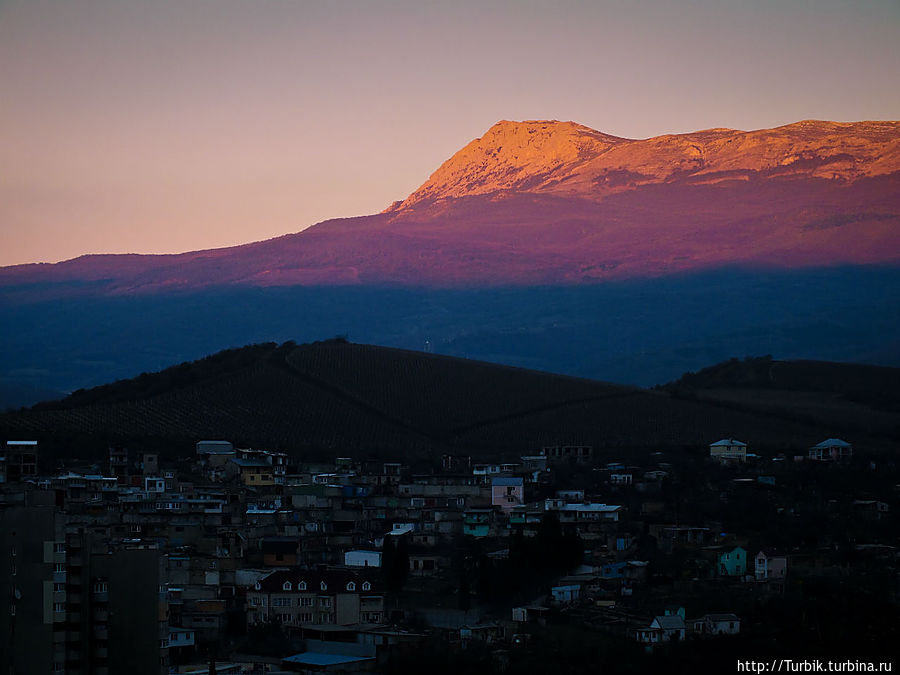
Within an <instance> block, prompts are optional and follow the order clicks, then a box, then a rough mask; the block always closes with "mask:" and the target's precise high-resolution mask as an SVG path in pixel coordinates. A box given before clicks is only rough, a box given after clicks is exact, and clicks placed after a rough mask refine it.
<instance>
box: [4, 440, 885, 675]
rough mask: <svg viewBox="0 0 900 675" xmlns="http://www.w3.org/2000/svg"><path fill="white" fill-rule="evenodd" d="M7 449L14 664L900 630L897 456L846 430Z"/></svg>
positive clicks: (394, 654) (196, 665)
mask: <svg viewBox="0 0 900 675" xmlns="http://www.w3.org/2000/svg"><path fill="white" fill-rule="evenodd" d="M0 452H2V454H0V537H2V547H0V551H2V554H0V578H3V579H4V580H6V582H5V583H7V584H8V586H9V588H8V589H7V597H8V598H10V600H9V607H8V611H4V612H0V616H2V619H0V630H2V631H3V633H4V635H3V639H4V645H7V646H8V649H7V648H5V647H4V649H3V650H0V651H2V653H3V656H2V657H0V668H2V669H3V670H4V672H15V673H49V672H57V673H96V674H103V673H119V672H125V671H126V670H127V671H129V672H132V673H135V674H137V673H154V674H157V673H159V674H167V673H195V674H198V675H199V674H200V673H203V674H204V675H206V674H208V673H213V672H215V673H247V672H258V673H262V672H302V673H313V672H316V673H318V672H334V673H347V672H363V673H366V672H372V673H402V672H425V670H423V669H424V668H425V667H426V666H425V665H424V664H426V663H427V664H430V665H428V666H427V669H428V672H444V670H441V669H442V668H446V671H447V672H459V670H460V669H463V670H466V669H467V670H468V671H469V672H476V671H478V670H479V669H484V670H485V671H488V670H493V671H509V672H546V671H547V670H549V669H551V668H553V664H554V663H556V664H559V665H562V666H563V667H565V663H566V656H565V652H566V651H567V650H571V651H572V652H573V653H574V654H577V661H578V663H584V664H585V666H584V667H588V666H589V665H590V659H585V658H584V657H585V655H588V656H590V655H591V654H594V653H595V652H596V654H597V658H611V656H610V655H614V654H620V655H623V654H624V655H627V656H628V660H629V663H631V664H632V667H635V668H639V665H638V666H635V665H634V664H635V663H637V664H641V663H644V664H645V665H646V664H648V663H653V661H652V660H653V659H654V658H659V654H662V653H665V650H678V649H681V650H687V649H690V650H692V652H693V653H695V654H707V655H714V654H716V653H718V652H722V653H728V654H729V659H730V660H729V663H731V662H732V661H733V660H734V658H737V656H736V655H735V649H736V648H737V647H741V646H743V647H746V648H753V649H757V652H756V653H754V654H751V655H750V656H761V655H762V654H761V653H760V652H759V649H761V648H763V647H765V646H766V645H768V647H769V648H772V649H777V648H782V649H783V648H784V647H785V646H786V645H787V646H792V648H793V649H794V651H792V652H790V653H789V654H787V655H788V656H792V657H795V658H797V657H800V656H801V655H802V654H801V652H800V651H799V650H800V649H801V648H809V649H814V650H818V652H817V653H818V655H819V656H821V655H822V653H821V650H822V649H823V646H827V645H831V646H832V647H834V648H836V649H837V648H840V647H841V646H846V645H847V644H848V643H852V642H851V641H852V640H855V639H856V636H857V635H858V634H859V633H864V634H866V637H867V638H868V639H869V643H868V644H869V647H868V648H869V649H870V650H872V649H877V648H878V647H879V646H887V645H888V644H890V643H889V642H886V641H885V640H886V639H887V638H886V636H888V635H889V634H891V633H890V632H891V631H894V632H895V631H896V630H897V629H896V626H897V622H896V617H897V603H898V599H900V583H898V574H897V571H898V548H897V544H898V541H897V531H898V529H897V527H896V523H895V517H896V516H895V514H896V507H897V498H898V488H900V480H898V473H897V469H896V466H895V464H894V463H893V460H892V459H891V458H888V457H884V456H881V455H871V456H869V455H867V453H866V451H865V449H858V448H854V447H853V445H851V443H849V442H847V441H844V440H841V439H836V438H829V439H825V440H822V441H821V442H816V443H815V444H813V445H811V446H810V447H807V448H798V449H797V452H796V453H795V454H787V453H777V454H771V453H768V454H763V453H760V454H756V453H755V452H753V447H752V445H750V444H749V441H748V440H747V439H744V440H737V439H721V440H711V442H710V444H709V445H708V447H700V448H694V449H685V450H684V451H680V452H675V451H667V452H657V451H652V450H643V451H635V452H629V453H627V454H626V453H622V454H621V456H619V457H616V456H613V455H612V454H611V451H609V450H607V451H604V452H602V453H601V452H599V451H595V449H594V448H593V447H591V446H585V445H558V446H545V447H541V448H536V449H534V451H533V452H532V453H531V454H522V455H520V456H518V457H503V458H498V460H497V461H496V462H482V461H474V460H473V458H472V457H471V456H469V455H464V454H452V455H451V454H444V455H442V456H440V457H439V458H436V459H435V461H433V462H425V461H423V462H418V463H408V462H404V461H388V460H387V459H385V458H378V459H371V458H369V459H361V458H355V457H336V458H334V459H333V460H331V461H319V462H313V461H301V462H298V461H297V460H296V459H295V458H294V457H292V456H290V455H288V454H286V453H283V452H276V451H267V450H260V449H245V448H239V447H235V446H234V445H233V444H232V443H231V442H229V441H225V440H200V441H198V442H197V443H196V447H195V452H194V454H193V455H191V456H181V457H177V456H171V455H170V454H165V453H156V452H153V453H151V452H132V451H130V450H129V449H128V448H127V447H125V446H120V445H117V446H114V447H110V448H109V449H108V454H106V456H105V457H104V459H103V461H100V462H94V463H90V462H87V461H83V460H75V459H71V458H67V459H66V460H65V461H59V462H57V466H55V467H52V470H48V466H47V464H48V463H49V462H48V461H45V458H44V457H43V456H42V453H41V447H40V444H39V442H38V441H33V440H8V441H6V442H5V443H4V444H3V446H2V451H0ZM855 613H860V614H863V615H865V616H866V617H867V618H868V619H869V623H865V622H863V623H857V624H856V625H853V626H850V625H847V622H848V621H850V620H852V619H851V617H852V616H853V615H854V614H855ZM879 630H881V631H882V633H881V634H879V633H878V631H879ZM785 631H790V632H791V635H792V637H791V638H790V640H788V641H787V642H784V641H781V640H783V635H782V633H784V632H785ZM873 631H874V632H873ZM573 642H575V643H577V645H576V646H573V644H572V643H573ZM723 645H724V647H723ZM579 650H581V651H579ZM585 650H587V651H585ZM591 650H594V651H591ZM669 653H671V652H669ZM867 654H868V652H867ZM780 655H781V656H782V657H783V656H785V653H784V652H781V653H780ZM438 656H439V657H440V658H439V659H437V657H438ZM856 656H860V654H859V653H857V654H856ZM573 658H575V657H573ZM698 658H699V657H698ZM704 658H706V657H704ZM710 658H712V657H710ZM436 659H437V660H438V661H439V662H438V663H435V661H436ZM640 659H645V661H643V662H642V661H641V660H640ZM454 669H455V670H454ZM606 671H608V672H616V671H615V668H614V665H612V664H608V665H607V667H606ZM567 672H580V671H576V670H572V669H570V670H567ZM585 672H586V671H585ZM628 672H635V671H628Z"/></svg>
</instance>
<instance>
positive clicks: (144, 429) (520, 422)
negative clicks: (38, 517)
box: [0, 339, 891, 458]
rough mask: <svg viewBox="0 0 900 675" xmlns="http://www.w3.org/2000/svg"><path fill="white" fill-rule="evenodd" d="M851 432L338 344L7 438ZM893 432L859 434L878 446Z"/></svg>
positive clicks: (14, 431)
mask: <svg viewBox="0 0 900 675" xmlns="http://www.w3.org/2000/svg"><path fill="white" fill-rule="evenodd" d="M843 431H846V429H834V428H831V427H829V425H828V424H826V423H822V422H821V421H815V420H813V421H812V422H810V421H809V420H804V419H799V418H798V419H790V418H789V416H788V417H787V418H786V417H785V416H784V415H781V414H779V413H778V411H773V410H760V409H749V408H748V409H741V408H740V406H734V405H722V404H721V401H705V400H702V399H700V400H696V399H694V398H692V397H690V396H677V395H672V394H671V393H670V392H666V391H648V390H643V389H638V388H634V387H626V386H621V385H615V384H608V383H604V382H597V381H592V380H585V379H577V378H571V377H565V376H560V375H553V374H548V373H542V372H536V371H530V370H523V369H518V368H511V367H507V366H498V365H494V364H490V363H484V362H478V361H469V360H465V359H459V358H454V357H447V356H440V355H434V354H426V353H422V352H412V351H405V350H399V349H390V348H385V347H376V346H370V345H360V344H351V343H348V342H346V341H345V340H342V339H335V340H329V341H325V342H316V343H312V344H307V345H300V346H298V345H295V344H294V343H292V342H288V343H284V344H281V345H278V344H275V343H267V344H259V345H252V346H248V347H244V348H241V349H232V350H227V351H224V352H220V353H218V354H215V355H213V356H210V357H207V358H205V359H201V360H199V361H194V362H191V363H184V364H181V365H178V366H174V367H172V368H168V369H166V370H163V371H161V372H159V373H153V374H143V375H141V376H139V377H137V378H134V379H130V380H122V381H119V382H115V383H112V384H108V385H104V386H101V387H96V388H94V389H90V390H82V391H77V392H75V393H73V394H72V395H70V396H68V397H67V398H65V399H63V400H61V401H55V402H48V403H42V404H38V405H36V406H34V407H33V408H31V409H29V410H20V411H15V412H10V413H6V414H4V415H0V438H3V439H25V438H36V439H38V440H41V439H44V440H45V441H48V442H50V443H51V445H57V446H59V445H60V444H65V443H69V442H71V443H73V444H79V445H80V446H84V445H91V446H93V447H99V448H101V449H102V448H103V447H105V446H104V444H105V443H109V442H132V441H133V442H136V443H137V442H139V443H140V444H141V445H143V446H147V445H156V446H158V447H160V448H161V449H163V450H165V449H167V448H169V449H175V448H181V449H187V448H189V447H190V445H191V444H193V443H194V442H196V441H197V440H200V439H205V438H222V439H227V440H231V441H233V442H235V443H238V444H240V445H244V446H252V447H257V448H269V449H282V450H288V451H292V452H309V453H313V454H317V455H328V454H332V455H333V454H336V453H346V454H353V453H375V454H393V455H395V456H404V457H409V458H414V457H426V456H430V455H431V454H432V453H435V452H443V451H448V450H456V451H464V452H468V453H471V454H473V456H476V457H499V456H502V455H514V454H516V453H518V454H524V453H528V452H536V451H538V450H540V448H541V447H542V446H544V445H558V444H588V445H593V446H594V447H596V448H598V449H603V448H608V449H610V450H620V449H629V448H633V449H665V448H681V447H697V448H702V447H704V446H705V444H707V443H709V442H710V441H713V440H716V439H719V438H723V437H738V438H742V439H745V440H746V441H747V442H749V443H750V444H751V446H754V447H759V448H762V447H768V448H783V449H791V448H805V447H808V446H809V445H811V444H813V443H815V442H818V441H820V440H822V439H824V438H825V437H827V436H829V435H832V433H838V432H843ZM890 435H891V434H890V433H889V430H888V431H885V432H884V433H883V434H882V433H877V434H875V435H874V436H873V435H871V434H867V433H866V432H865V430H863V429H860V430H859V434H858V436H859V438H860V439H863V438H865V439H867V441H868V442H871V443H875V444H878V443H884V442H885V441H886V440H887V439H888V438H889V437H890ZM849 440H857V439H855V438H850V439H849Z"/></svg>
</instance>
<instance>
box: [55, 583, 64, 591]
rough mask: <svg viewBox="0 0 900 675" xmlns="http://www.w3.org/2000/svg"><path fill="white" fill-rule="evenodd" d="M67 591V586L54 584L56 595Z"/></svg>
mask: <svg viewBox="0 0 900 675" xmlns="http://www.w3.org/2000/svg"><path fill="white" fill-rule="evenodd" d="M65 590H66V585H65V584H60V583H55V584H53V592H54V593H62V592H63V591H65Z"/></svg>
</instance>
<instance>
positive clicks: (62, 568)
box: [53, 563, 66, 572]
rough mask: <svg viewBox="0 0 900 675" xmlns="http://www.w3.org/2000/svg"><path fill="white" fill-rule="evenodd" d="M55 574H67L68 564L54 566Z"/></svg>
mask: <svg viewBox="0 0 900 675" xmlns="http://www.w3.org/2000/svg"><path fill="white" fill-rule="evenodd" d="M53 571H54V572H65V571H66V563H56V564H54V565H53Z"/></svg>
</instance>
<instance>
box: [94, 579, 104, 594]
mask: <svg viewBox="0 0 900 675" xmlns="http://www.w3.org/2000/svg"><path fill="white" fill-rule="evenodd" d="M107 588H108V587H107V585H106V582H105V581H97V582H95V583H94V585H93V586H92V587H91V590H92V591H94V593H106V591H107Z"/></svg>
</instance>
